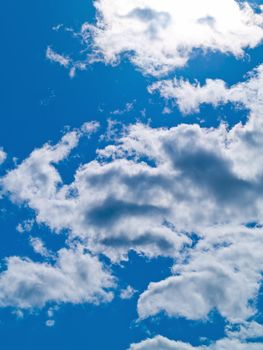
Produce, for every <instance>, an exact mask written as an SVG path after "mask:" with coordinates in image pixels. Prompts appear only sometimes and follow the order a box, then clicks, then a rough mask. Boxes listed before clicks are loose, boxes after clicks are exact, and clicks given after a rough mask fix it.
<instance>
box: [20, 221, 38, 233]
mask: <svg viewBox="0 0 263 350" xmlns="http://www.w3.org/2000/svg"><path fill="white" fill-rule="evenodd" d="M34 222H35V221H34V219H31V220H24V221H23V222H22V223H19V224H18V225H17V227H16V230H17V231H18V232H19V233H25V232H30V231H31V230H32V228H33V225H34Z"/></svg>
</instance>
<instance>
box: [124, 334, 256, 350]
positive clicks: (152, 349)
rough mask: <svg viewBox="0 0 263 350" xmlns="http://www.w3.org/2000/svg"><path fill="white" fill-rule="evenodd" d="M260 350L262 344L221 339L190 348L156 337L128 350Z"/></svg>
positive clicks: (180, 343) (184, 344)
mask: <svg viewBox="0 0 263 350" xmlns="http://www.w3.org/2000/svg"><path fill="white" fill-rule="evenodd" d="M229 349H231V350H262V343H246V342H240V341H238V340H232V339H227V338H226V339H222V340H219V341H217V342H216V343H212V344H211V345H207V346H197V347H194V346H191V345H190V344H186V343H183V342H176V341H173V340H169V339H167V338H164V337H161V336H157V337H155V338H153V339H147V340H145V341H143V342H141V343H138V344H132V345H131V347H130V348H129V350H229Z"/></svg>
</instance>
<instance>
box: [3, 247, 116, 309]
mask: <svg viewBox="0 0 263 350" xmlns="http://www.w3.org/2000/svg"><path fill="white" fill-rule="evenodd" d="M114 285H115V281H114V278H113V277H112V276H111V274H110V272H109V271H107V270H105V268H103V266H102V264H101V263H100V261H99V260H98V259H97V258H96V257H93V256H91V255H90V254H88V253H85V252H84V251H83V249H80V248H76V249H61V250H60V251H59V253H58V258H57V260H56V263H55V265H50V264H47V263H37V262H33V261H32V260H29V259H23V258H20V257H15V256H14V257H10V258H8V259H7V260H6V269H5V270H4V271H2V272H1V273H0V307H9V306H11V307H16V308H20V309H31V308H35V307H37V308H41V307H43V306H45V305H46V304H47V303H52V302H55V303H74V304H79V303H93V304H99V303H102V302H109V301H111V300H112V298H113V294H112V292H111V291H110V289H112V288H113V287H114Z"/></svg>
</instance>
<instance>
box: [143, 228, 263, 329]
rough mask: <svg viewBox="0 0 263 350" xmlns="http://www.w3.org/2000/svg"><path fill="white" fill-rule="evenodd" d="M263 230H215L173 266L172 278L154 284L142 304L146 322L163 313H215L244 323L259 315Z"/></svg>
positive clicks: (189, 315) (200, 316) (201, 316)
mask: <svg viewBox="0 0 263 350" xmlns="http://www.w3.org/2000/svg"><path fill="white" fill-rule="evenodd" d="M262 237H263V230H262V229H261V228H257V229H246V228H242V227H240V228H237V227H229V228H226V227H224V228H222V227H221V228H217V227H214V228H211V229H210V230H208V231H207V232H204V238H203V239H201V240H200V241H199V243H198V244H197V246H196V248H194V249H192V250H191V251H190V253H189V256H187V261H188V262H187V263H185V261H182V263H181V264H180V263H177V264H175V265H174V276H172V277H169V278H167V279H165V280H163V281H161V282H158V283H151V284H150V285H149V287H148V290H147V291H146V292H144V293H143V294H142V295H141V296H140V299H139V301H138V313H139V316H140V317H142V318H145V317H149V316H152V315H155V314H157V313H159V312H161V311H164V312H165V313H167V314H168V315H169V316H175V317H180V316H181V317H185V318H187V319H192V320H198V319H205V318H207V316H208V315H209V313H210V312H211V311H213V310H214V309H217V311H218V312H219V313H220V314H221V315H222V316H223V317H224V318H226V319H227V320H229V321H230V322H233V323H240V322H243V321H244V320H246V319H248V318H249V317H251V316H253V315H254V314H255V312H256V307H255V301H256V297H257V295H258V292H259V289H260V286H261V282H262V272H263V259H262V257H261V255H260V254H259V252H258V249H257V247H258V246H259V245H260V244H261V241H262Z"/></svg>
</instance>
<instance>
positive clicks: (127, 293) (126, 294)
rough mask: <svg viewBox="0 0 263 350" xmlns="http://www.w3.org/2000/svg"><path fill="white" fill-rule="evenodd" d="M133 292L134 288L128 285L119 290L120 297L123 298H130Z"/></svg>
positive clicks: (134, 291)
mask: <svg viewBox="0 0 263 350" xmlns="http://www.w3.org/2000/svg"><path fill="white" fill-rule="evenodd" d="M135 293H136V290H135V289H134V288H132V287H131V286H128V287H127V288H125V289H122V290H121V293H120V297H121V299H124V300H127V299H131V298H132V297H133V296H134V294H135Z"/></svg>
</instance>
